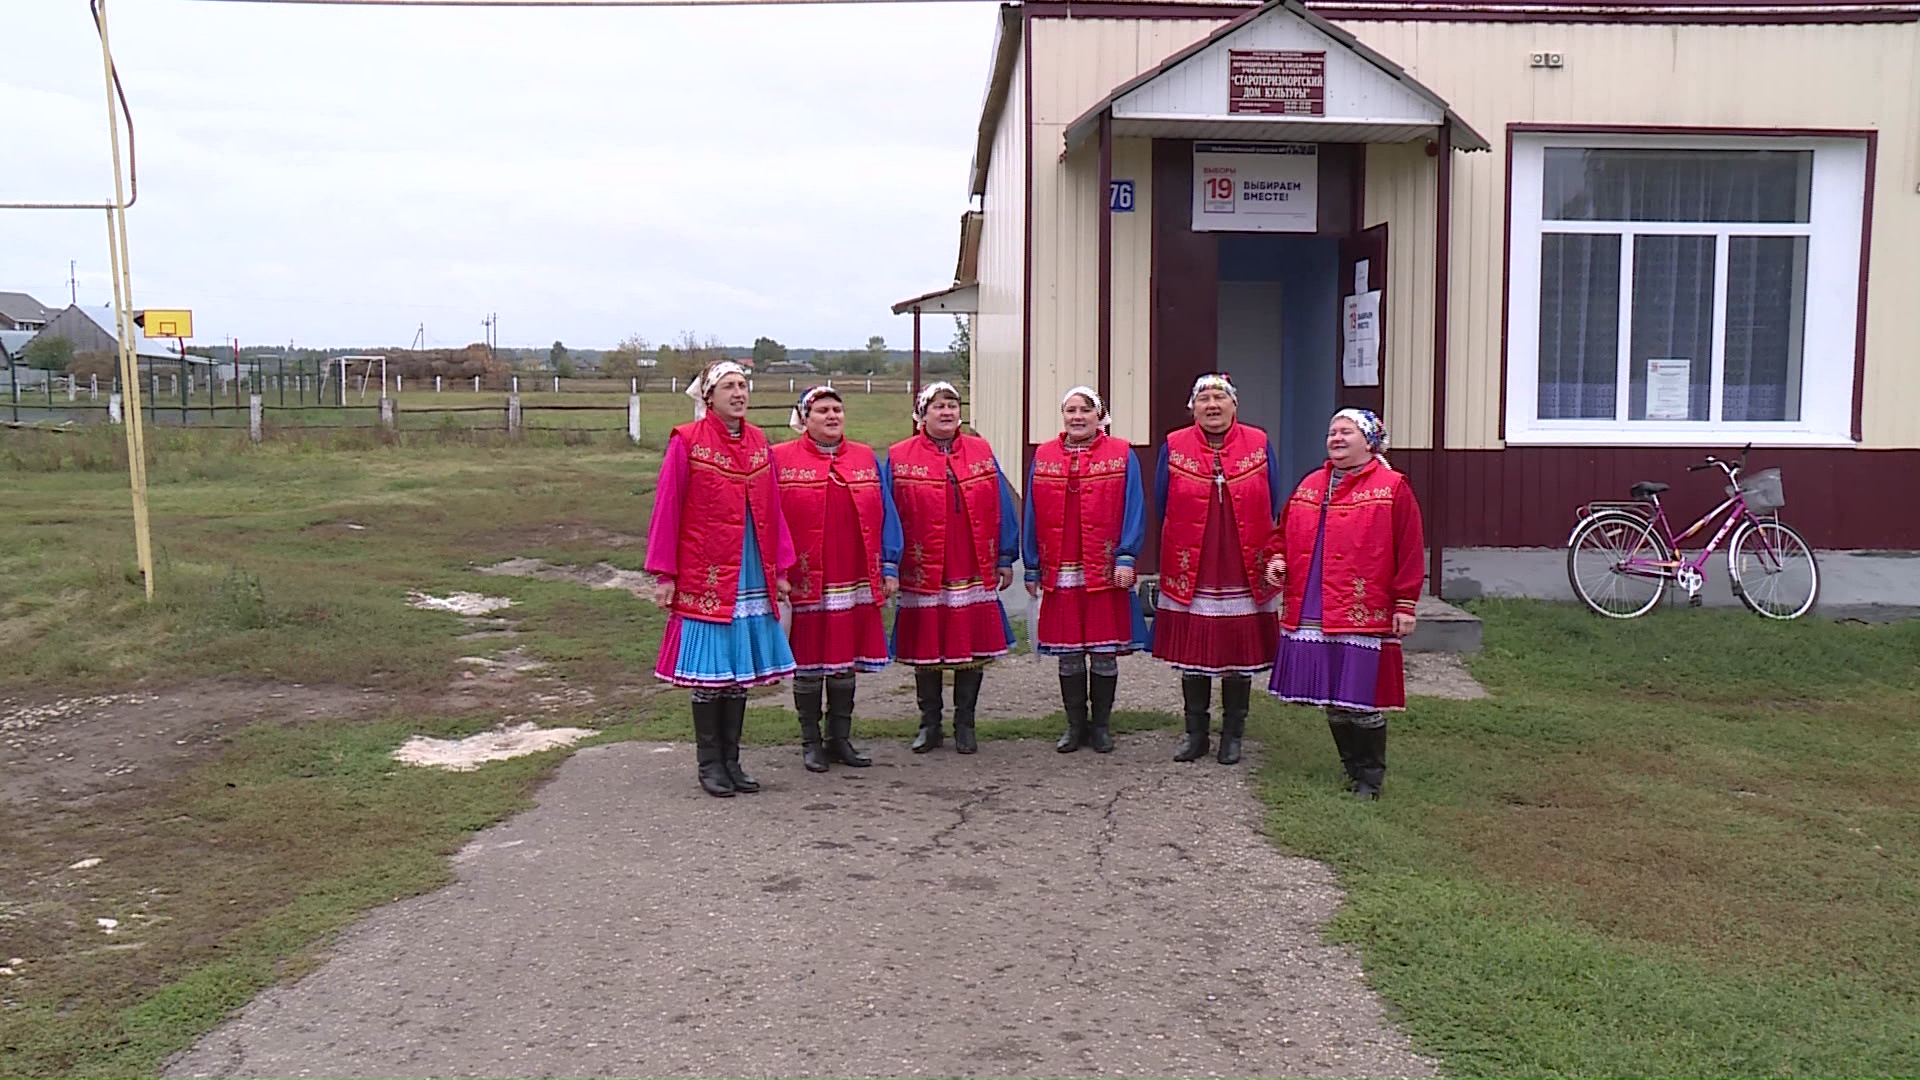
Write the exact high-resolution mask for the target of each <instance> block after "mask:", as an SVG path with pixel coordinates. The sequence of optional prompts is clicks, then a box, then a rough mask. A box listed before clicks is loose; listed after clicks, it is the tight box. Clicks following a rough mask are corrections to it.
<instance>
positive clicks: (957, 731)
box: [953, 668, 987, 754]
mask: <svg viewBox="0 0 1920 1080" xmlns="http://www.w3.org/2000/svg"><path fill="white" fill-rule="evenodd" d="M986 677H987V672H986V669H984V668H963V669H961V670H959V671H956V672H954V673H953V748H954V750H956V751H958V752H959V753H962V754H971V753H974V752H975V751H977V750H979V749H980V744H979V742H978V741H977V740H976V739H975V738H974V735H973V713H974V709H975V708H977V707H978V706H979V704H980V684H981V683H982V682H984V681H985V680H986Z"/></svg>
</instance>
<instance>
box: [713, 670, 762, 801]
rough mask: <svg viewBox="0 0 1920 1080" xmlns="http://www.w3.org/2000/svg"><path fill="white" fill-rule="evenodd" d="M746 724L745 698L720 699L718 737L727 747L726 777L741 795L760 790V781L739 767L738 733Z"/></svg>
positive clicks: (742, 696) (743, 696)
mask: <svg viewBox="0 0 1920 1080" xmlns="http://www.w3.org/2000/svg"><path fill="white" fill-rule="evenodd" d="M746 726H747V698H746V695H744V694H742V695H741V696H739V697H728V698H721V699H720V737H721V738H722V739H723V740H725V742H726V747H727V759H726V765H727V778H728V779H729V780H732V781H733V790H735V791H738V792H740V793H741V794H743V795H751V794H753V793H754V792H756V791H759V790H760V781H758V780H755V779H754V778H753V777H751V776H748V775H747V770H745V769H743V768H741V767H740V733H741V732H742V731H743V730H745V728H746Z"/></svg>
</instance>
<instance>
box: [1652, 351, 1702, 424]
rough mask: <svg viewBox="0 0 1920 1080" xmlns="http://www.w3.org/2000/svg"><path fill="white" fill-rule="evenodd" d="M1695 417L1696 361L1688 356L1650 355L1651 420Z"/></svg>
mask: <svg viewBox="0 0 1920 1080" xmlns="http://www.w3.org/2000/svg"><path fill="white" fill-rule="evenodd" d="M1692 416H1693V361H1692V360H1689V359H1687V358H1686V357H1675V356H1660V357H1648V358H1647V419H1649V420H1687V419H1690V418H1691V417H1692Z"/></svg>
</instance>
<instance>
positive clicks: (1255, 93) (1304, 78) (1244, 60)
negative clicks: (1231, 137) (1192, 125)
mask: <svg viewBox="0 0 1920 1080" xmlns="http://www.w3.org/2000/svg"><path fill="white" fill-rule="evenodd" d="M1227 111H1228V112H1230V113H1241V114H1250V115H1254V116H1325V115H1327V54H1326V53H1325V52H1307V51H1305V50H1302V49H1230V50H1228V52H1227Z"/></svg>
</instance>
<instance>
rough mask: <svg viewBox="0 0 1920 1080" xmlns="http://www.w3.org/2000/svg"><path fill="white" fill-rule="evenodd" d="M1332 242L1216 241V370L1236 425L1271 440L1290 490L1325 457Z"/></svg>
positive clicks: (1332, 322)
mask: <svg viewBox="0 0 1920 1080" xmlns="http://www.w3.org/2000/svg"><path fill="white" fill-rule="evenodd" d="M1339 268H1340V240H1339V238H1338V237H1332V236H1315V235H1309V234H1297V235H1294V234H1272V233H1228V234H1223V235H1222V236H1221V237H1220V256H1219V274H1220V278H1219V286H1218V288H1219V312H1218V316H1217V320H1218V330H1217V340H1216V346H1215V348H1216V354H1217V363H1218V365H1219V370H1221V371H1225V372H1227V373H1229V374H1230V375H1231V376H1232V377H1233V381H1234V383H1235V384H1236V385H1237V386H1238V387H1239V388H1240V419H1241V420H1242V421H1244V422H1246V423H1249V424H1253V425H1256V426H1259V427H1262V428H1265V429H1266V431H1267V434H1268V435H1270V436H1272V438H1273V447H1274V451H1275V453H1277V454H1278V455H1279V458H1280V460H1279V461H1278V462H1276V466H1277V467H1278V469H1279V470H1280V475H1281V476H1282V477H1283V478H1284V480H1285V482H1288V483H1291V482H1292V481H1293V480H1294V479H1295V478H1297V477H1299V476H1301V475H1302V474H1304V473H1305V472H1306V471H1307V470H1308V469H1311V468H1313V467H1314V466H1315V465H1317V464H1319V462H1320V461H1321V459H1323V458H1324V457H1325V456H1326V452H1325V449H1324V444H1325V435H1326V422H1327V417H1328V416H1329V415H1330V414H1331V413H1332V412H1333V410H1334V408H1335V407H1336V404H1335V403H1336V387H1335V383H1336V379H1337V375H1338V367H1337V364H1336V362H1335V358H1337V357H1338V356H1339V354H1340V295H1339V293H1340V287H1339Z"/></svg>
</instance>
